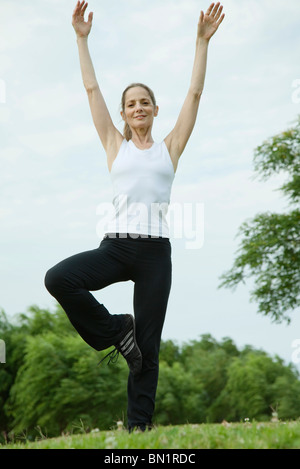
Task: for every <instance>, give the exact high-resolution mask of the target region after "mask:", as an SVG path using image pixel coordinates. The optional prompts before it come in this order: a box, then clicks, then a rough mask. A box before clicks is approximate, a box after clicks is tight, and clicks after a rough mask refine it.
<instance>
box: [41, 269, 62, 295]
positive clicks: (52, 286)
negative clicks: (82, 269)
mask: <svg viewBox="0 0 300 469" xmlns="http://www.w3.org/2000/svg"><path fill="white" fill-rule="evenodd" d="M44 284H45V287H46V288H47V290H48V292H49V293H51V294H52V295H53V294H55V292H56V291H57V289H58V288H59V286H60V285H61V278H60V275H59V273H58V272H57V270H56V268H55V267H52V268H51V269H49V270H48V272H47V273H46V275H45V279H44Z"/></svg>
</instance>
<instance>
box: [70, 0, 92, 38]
mask: <svg viewBox="0 0 300 469" xmlns="http://www.w3.org/2000/svg"><path fill="white" fill-rule="evenodd" d="M87 6H88V3H87V2H85V1H83V2H77V5H76V7H75V10H74V11H73V16H72V26H73V28H74V29H75V32H76V34H77V36H78V37H87V36H88V35H89V34H90V31H91V28H92V21H93V13H92V12H90V13H89V16H88V20H87V21H84V13H85V10H86V9H87Z"/></svg>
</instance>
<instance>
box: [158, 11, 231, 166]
mask: <svg viewBox="0 0 300 469" xmlns="http://www.w3.org/2000/svg"><path fill="white" fill-rule="evenodd" d="M222 10H223V6H220V2H218V3H216V4H214V3H212V4H211V5H210V6H209V8H208V9H207V11H206V13H205V14H204V13H203V11H201V13H200V18H199V22H198V29H197V39H196V51H195V59H194V65H193V71H192V77H191V82H190V87H189V90H188V94H187V96H186V98H185V101H184V104H183V106H182V109H181V111H180V114H179V117H178V119H177V122H176V124H175V127H174V129H173V130H172V131H171V132H170V134H169V135H168V136H167V137H166V138H165V143H166V145H167V147H168V150H169V153H170V156H171V159H172V161H173V165H174V167H175V168H177V164H178V160H179V158H180V156H181V154H182V152H183V150H184V148H185V146H186V144H187V142H188V139H189V138H190V135H191V133H192V130H193V128H194V125H195V122H196V118H197V113H198V108H199V103H200V98H201V94H202V91H203V87H204V80H205V74H206V63H207V51H208V44H209V41H210V39H211V37H212V36H213V35H214V34H215V32H216V31H217V29H218V27H219V26H220V24H221V23H222V21H223V19H224V16H225V14H224V13H223V14H222Z"/></svg>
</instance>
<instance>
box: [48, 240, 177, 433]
mask: <svg viewBox="0 0 300 469" xmlns="http://www.w3.org/2000/svg"><path fill="white" fill-rule="evenodd" d="M115 236H116V235H114V237H109V236H107V235H106V236H105V237H104V239H103V240H102V241H101V243H100V246H99V247H98V248H97V249H93V250H91V251H87V252H83V253H80V254H76V255H74V256H71V257H69V258H68V259H66V260H64V261H62V262H60V263H58V264H57V265H56V266H54V267H52V268H51V269H50V270H49V271H48V272H47V274H46V277H45V286H46V288H47V290H48V291H49V292H50V293H51V295H53V296H54V297H55V298H56V300H57V301H58V302H59V303H60V305H61V306H62V307H63V309H64V310H65V312H66V314H67V316H68V318H69V319H70V321H71V323H72V324H73V326H74V327H75V329H76V330H77V331H78V333H79V334H80V335H81V337H82V338H83V339H84V340H85V341H86V342H87V343H88V344H89V345H90V346H91V347H93V348H95V349H96V350H103V349H106V348H108V347H110V346H111V345H113V344H114V343H115V341H116V338H117V337H118V336H119V334H120V332H121V331H122V327H123V321H124V318H123V316H122V314H110V313H109V312H108V310H107V309H106V308H105V306H104V305H103V304H100V303H99V302H98V301H97V300H96V299H95V297H94V296H93V295H92V294H91V293H90V292H91V291H96V290H100V289H102V288H104V287H106V286H108V285H111V284H113V283H116V282H123V281H127V280H132V281H133V282H134V299H133V308H134V316H135V321H136V339H137V343H138V346H139V348H140V350H141V353H142V356H143V368H142V372H141V373H140V374H139V375H137V376H132V375H131V373H129V378H128V413H127V415H128V425H129V427H132V426H136V425H145V424H151V421H152V415H153V411H154V405H155V394H156V388H157V380H158V356H159V346H160V340H161V333H162V328H163V324H164V319H165V313H166V309H167V303H168V298H169V293H170V288H171V276H172V265H171V244H170V241H169V239H168V238H150V237H149V238H143V237H137V238H133V237H131V236H130V235H127V237H123V236H124V235H119V236H118V237H115ZM128 312H129V311H122V313H124V314H126V313H128Z"/></svg>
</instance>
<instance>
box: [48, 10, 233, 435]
mask: <svg viewBox="0 0 300 469" xmlns="http://www.w3.org/2000/svg"><path fill="white" fill-rule="evenodd" d="M87 5H88V4H87V3H86V2H84V1H82V2H78V3H77V5H76V7H75V10H74V12H73V20H72V25H73V27H74V29H75V32H76V35H77V45H78V50H79V58H80V66H81V72H82V78H83V83H84V86H85V88H86V91H87V95H88V99H89V104H90V108H91V113H92V117H93V121H94V124H95V127H96V129H97V132H98V134H99V137H100V140H101V142H102V145H103V147H104V149H105V152H106V155H107V164H108V169H109V171H110V174H111V178H112V183H113V190H114V198H113V204H114V207H115V215H114V217H113V219H112V220H111V222H110V224H109V229H108V230H107V231H108V232H107V233H106V234H105V236H104V239H103V240H102V241H101V243H100V246H99V248H97V249H93V250H90V251H87V252H83V253H80V254H77V255H74V256H72V257H70V258H68V259H66V260H64V261H62V262H60V263H59V264H57V265H56V266H54V267H53V268H52V269H50V270H49V271H48V272H47V274H46V277H45V285H46V288H47V289H48V291H49V292H50V293H51V294H52V295H53V296H54V297H55V298H56V299H57V301H58V302H59V303H60V304H61V306H62V307H63V308H64V310H65V312H66V314H67V315H68V317H69V319H70V321H71V323H72V324H73V326H74V327H75V328H76V330H77V331H78V333H79V334H80V335H81V337H82V338H83V339H84V340H85V341H86V342H87V343H88V344H89V345H90V346H91V347H93V348H94V349H96V350H103V349H106V348H108V347H110V346H112V345H114V346H115V349H114V350H113V352H111V353H110V354H109V355H112V357H111V358H116V356H117V355H118V354H119V353H121V354H122V355H123V357H124V358H125V359H126V361H127V363H128V366H129V369H130V373H129V378H128V409H127V417H128V428H129V431H132V429H134V428H138V429H140V430H142V431H143V430H145V429H146V428H150V426H151V423H152V416H153V412H154V405H155V394H156V388H157V381H158V356H159V347H160V340H161V333H162V328H163V323H164V319H165V313H166V309H167V303H168V298H169V293H170V287H171V245H170V241H169V232H168V224H167V221H166V209H167V206H168V203H169V200H170V192H171V187H172V183H173V179H174V175H175V172H176V168H177V164H178V160H179V158H180V156H181V154H182V152H183V150H184V148H185V146H186V144H187V141H188V139H189V137H190V135H191V132H192V130H193V127H194V124H195V121H196V116H197V111H198V106H199V102H200V97H201V94H202V91H203V86H204V78H205V71H206V60H207V49H208V44H209V40H210V38H211V37H212V36H213V34H214V33H215V32H216V31H217V29H218V27H219V25H220V24H221V22H222V21H223V18H224V16H225V15H224V14H222V8H223V7H222V6H220V3H219V2H218V3H216V4H214V3H212V4H211V5H210V7H209V8H208V10H207V12H206V14H205V15H204V13H203V12H202V11H201V14H200V19H199V22H198V30H197V38H196V53H195V61H194V66H193V71H192V78H191V83H190V88H189V90H188V94H187V96H186V99H185V101H184V104H183V107H182V109H181V112H180V114H179V117H178V120H177V122H176V125H175V127H174V129H173V130H172V131H171V132H170V133H169V135H167V137H166V138H165V139H164V141H163V142H161V143H156V142H154V141H153V138H152V133H151V132H152V126H153V121H154V118H155V117H156V116H157V114H158V106H157V104H156V101H155V97H154V94H153V92H152V91H151V89H150V88H149V87H147V86H146V85H144V84H140V83H134V84H132V85H130V86H129V87H127V88H126V90H125V91H124V93H123V96H122V111H121V116H122V118H123V120H124V123H125V127H124V135H122V134H121V133H120V132H119V131H118V130H117V129H116V127H115V126H114V124H113V122H112V120H111V117H110V114H109V111H108V109H107V107H106V103H105V101H104V98H103V96H102V93H101V91H100V88H99V85H98V82H97V79H96V75H95V72H94V68H93V64H92V61H91V57H90V54H89V50H88V35H89V33H90V31H91V27H92V20H93V13H89V15H88V21H86V22H85V21H84V14H85V11H86V8H87ZM127 280H132V281H133V282H134V284H135V285H134V316H133V315H131V314H114V315H113V314H110V313H109V312H108V310H107V309H106V308H105V306H104V305H103V304H100V303H99V302H98V301H96V299H95V298H94V296H93V295H92V294H91V293H90V291H95V290H100V289H102V288H104V287H106V286H108V285H111V284H112V283H115V282H121V281H127Z"/></svg>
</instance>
